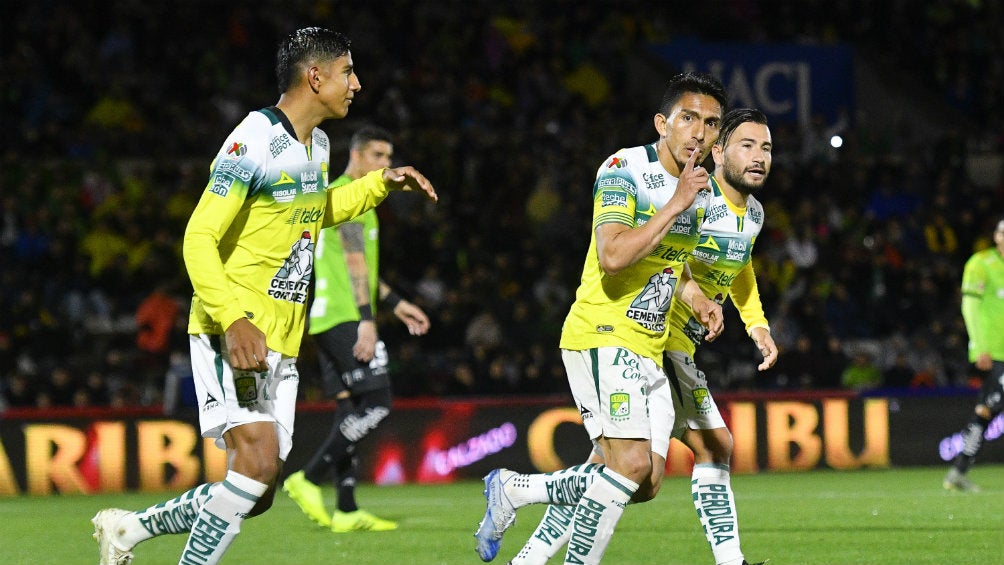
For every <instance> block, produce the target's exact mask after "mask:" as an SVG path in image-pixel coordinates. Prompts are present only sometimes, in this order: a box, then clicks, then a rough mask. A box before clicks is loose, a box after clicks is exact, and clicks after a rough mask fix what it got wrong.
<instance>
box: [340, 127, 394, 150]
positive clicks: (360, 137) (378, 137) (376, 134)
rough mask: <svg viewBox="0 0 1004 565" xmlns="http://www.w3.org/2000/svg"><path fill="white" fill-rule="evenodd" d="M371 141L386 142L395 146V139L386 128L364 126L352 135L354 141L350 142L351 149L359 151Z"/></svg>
mask: <svg viewBox="0 0 1004 565" xmlns="http://www.w3.org/2000/svg"><path fill="white" fill-rule="evenodd" d="M371 141H386V142H387V143H390V144H391V145H393V144H394V139H393V138H392V137H391V135H390V132H389V131H387V130H385V129H384V128H382V127H380V126H363V127H361V128H359V129H357V130H356V132H355V133H353V134H352V139H351V140H350V141H349V149H351V150H355V149H359V148H361V147H363V146H364V145H366V144H367V143H369V142H371Z"/></svg>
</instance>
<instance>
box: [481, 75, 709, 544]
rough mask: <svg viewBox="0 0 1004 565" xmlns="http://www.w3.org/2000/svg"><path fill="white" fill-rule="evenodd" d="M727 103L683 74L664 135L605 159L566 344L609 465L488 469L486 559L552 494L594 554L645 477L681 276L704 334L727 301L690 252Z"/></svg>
mask: <svg viewBox="0 0 1004 565" xmlns="http://www.w3.org/2000/svg"><path fill="white" fill-rule="evenodd" d="M726 105H727V100H726V96H725V90H724V88H723V87H722V85H721V82H719V81H718V80H717V79H715V78H714V77H712V76H710V75H706V74H702V73H686V74H681V75H677V76H675V77H673V78H672V79H671V80H670V83H669V87H668V88H667V90H666V93H665V94H664V96H663V99H662V103H661V104H660V106H659V111H658V113H656V115H655V117H654V125H655V129H656V131H657V132H658V134H659V138H658V140H657V141H656V142H654V143H652V144H648V145H643V146H639V147H632V148H627V149H622V150H620V151H618V152H616V153H615V154H614V155H612V156H610V157H609V158H608V159H607V160H606V161H605V162H604V163H603V164H602V165H601V166H600V167H599V170H598V171H597V175H596V181H595V183H594V184H593V194H592V197H593V233H592V237H591V238H590V244H589V251H588V252H587V254H586V259H585V262H584V266H583V271H582V279H581V283H580V285H579V288H578V290H577V291H576V297H575V302H574V303H573V304H572V307H571V310H570V312H569V314H568V316H567V317H566V319H565V324H564V327H563V328H562V333H561V342H560V347H561V355H562V360H563V361H564V364H565V370H566V372H567V373H568V381H569V386H570V388H571V390H572V395H573V397H574V398H575V402H576V404H577V405H578V408H579V411H580V412H581V413H582V418H583V423H584V424H585V428H586V431H587V432H588V434H589V437H590V439H592V440H593V442H594V443H595V444H596V445H597V446H598V448H599V449H601V450H602V451H603V454H604V456H605V460H606V465H605V466H604V465H579V466H575V467H572V468H569V469H565V470H562V471H558V472H556V473H545V474H533V475H523V474H518V473H516V472H513V471H510V470H508V469H496V470H494V471H492V472H491V473H489V474H488V476H486V477H485V497H486V499H487V509H486V512H485V516H484V518H483V519H482V521H481V524H480V526H479V528H478V531H477V533H476V534H475V537H476V538H477V548H476V550H477V552H478V555H479V556H480V557H481V559H482V560H484V561H490V560H492V559H494V558H495V556H496V555H497V554H498V550H499V547H500V544H501V539H502V535H503V533H504V532H505V530H506V528H508V527H509V526H510V525H511V524H512V523H513V521H514V520H515V513H516V509H517V508H519V507H521V506H524V505H526V504H531V503H550V504H562V505H568V506H574V508H575V510H574V511H573V517H572V523H571V525H570V530H571V538H570V541H569V543H568V550H567V552H566V554H565V562H566V563H599V562H600V559H601V558H602V556H603V553H604V551H605V550H606V546H607V544H608V543H609V540H610V537H611V535H612V534H613V530H614V527H615V526H616V524H617V521H618V520H619V519H620V516H621V514H622V513H623V510H624V506H625V505H626V504H627V503H628V501H629V500H630V499H631V496H632V495H633V494H634V492H635V491H637V490H638V489H639V485H640V484H641V483H643V482H645V481H647V480H648V479H649V478H650V475H651V473H652V459H651V440H652V422H651V420H650V418H649V415H650V410H649V402H650V396H651V395H653V394H663V395H667V393H668V391H667V388H668V381H667V378H666V375H665V373H664V372H663V371H662V351H663V347H664V343H665V332H666V313H667V311H668V310H669V305H670V301H671V299H672V297H673V295H674V294H675V292H676V288H677V286H680V288H681V293H682V297H683V298H684V299H685V300H686V301H687V302H688V303H690V304H691V306H692V307H693V308H694V311H695V312H696V315H697V317H698V318H699V319H700V320H701V323H703V324H704V325H705V326H706V327H709V329H710V330H711V332H710V334H709V337H714V336H715V335H717V332H719V331H720V330H721V327H722V320H721V306H720V305H718V304H715V303H714V302H712V301H711V300H709V299H708V298H707V297H705V296H704V295H703V294H702V293H701V292H700V289H698V288H697V286H696V284H693V281H690V283H692V284H687V275H686V259H687V257H688V256H689V255H690V252H691V251H692V250H693V249H694V246H695V245H696V244H697V242H698V237H699V232H698V230H699V228H700V224H701V221H702V220H703V216H704V213H705V210H706V208H707V200H708V188H709V187H708V178H709V175H708V172H707V171H706V170H705V169H704V168H703V167H701V166H700V165H699V163H700V162H702V161H703V160H704V158H705V157H706V156H707V155H708V152H709V151H710V148H711V145H712V144H714V142H715V141H716V140H717V139H718V128H719V124H720V122H721V119H722V113H723V111H724V108H725V107H726ZM668 404H669V408H668V410H671V409H672V405H671V401H669V402H668ZM594 479H595V480H594Z"/></svg>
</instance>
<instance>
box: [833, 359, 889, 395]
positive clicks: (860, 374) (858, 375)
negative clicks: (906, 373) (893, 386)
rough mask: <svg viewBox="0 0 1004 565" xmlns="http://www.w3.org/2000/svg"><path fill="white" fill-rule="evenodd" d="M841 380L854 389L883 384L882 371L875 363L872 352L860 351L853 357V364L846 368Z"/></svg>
mask: <svg viewBox="0 0 1004 565" xmlns="http://www.w3.org/2000/svg"><path fill="white" fill-rule="evenodd" d="M840 382H841V384H842V385H843V386H844V387H845V388H849V389H852V390H869V389H873V388H878V387H880V386H882V372H881V371H880V370H879V368H878V367H877V366H876V365H875V362H874V361H873V360H872V356H871V354H869V353H868V352H867V351H858V352H856V353H855V354H854V356H853V357H851V364H850V365H848V367H847V368H846V369H844V372H843V374H842V375H841V376H840Z"/></svg>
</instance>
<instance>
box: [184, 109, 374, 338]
mask: <svg viewBox="0 0 1004 565" xmlns="http://www.w3.org/2000/svg"><path fill="white" fill-rule="evenodd" d="M311 135H312V138H311V143H310V144H309V145H304V144H302V143H300V142H299V141H298V140H297V138H296V136H295V134H294V132H293V127H292V125H291V124H290V123H289V121H288V119H287V118H286V116H285V115H284V114H283V113H282V112H281V111H280V110H279V109H277V108H275V107H271V108H265V109H262V110H258V111H255V112H251V113H250V114H248V116H247V117H245V118H244V120H243V121H242V122H241V123H240V124H239V125H238V126H237V127H236V128H234V130H233V132H231V134H230V136H229V137H227V139H226V141H225V142H224V143H223V146H222V147H221V148H220V151H219V153H218V154H217V156H216V158H215V159H214V160H213V163H212V165H211V167H210V175H209V182H208V184H207V185H206V189H205V191H204V192H203V193H202V196H201V198H200V199H199V203H198V204H197V205H196V207H195V210H194V211H193V212H192V217H191V218H190V219H189V222H188V227H187V229H186V230H185V240H184V256H185V265H186V267H187V269H188V275H189V277H190V278H191V281H192V288H193V289H194V291H195V294H194V296H193V297H192V309H191V314H190V316H189V321H188V331H189V333H192V334H200V333H206V334H222V333H223V332H224V331H225V330H226V328H227V327H229V326H230V324H232V323H233V322H234V321H236V320H238V319H239V318H243V317H246V318H248V319H249V320H251V322H252V323H253V324H254V325H255V326H257V327H258V328H259V329H261V330H262V332H264V333H265V336H266V340H267V344H268V347H269V349H272V350H274V351H279V352H281V353H284V354H286V355H290V356H296V355H297V354H298V352H299V349H300V340H301V339H302V337H303V329H304V325H305V322H306V303H307V294H308V289H309V287H310V281H311V276H312V273H313V268H314V246H315V243H316V241H317V236H318V234H319V232H320V231H321V228H322V227H323V226H328V225H334V224H335V223H338V222H344V221H346V220H349V219H351V218H353V217H355V216H357V215H359V214H361V213H362V212H364V211H366V210H369V209H371V208H373V207H374V206H376V205H377V204H378V203H379V202H380V201H382V200H383V198H384V197H386V195H387V187H386V186H384V183H383V179H382V171H375V172H374V173H371V174H369V175H367V176H365V177H363V178H362V179H360V180H358V181H356V182H354V183H351V184H350V185H348V186H346V187H343V188H341V189H339V190H338V191H330V190H328V189H327V185H328V162H329V145H328V136H327V134H325V133H324V132H323V131H322V130H321V129H319V128H315V129H314V131H313V132H312V134H311Z"/></svg>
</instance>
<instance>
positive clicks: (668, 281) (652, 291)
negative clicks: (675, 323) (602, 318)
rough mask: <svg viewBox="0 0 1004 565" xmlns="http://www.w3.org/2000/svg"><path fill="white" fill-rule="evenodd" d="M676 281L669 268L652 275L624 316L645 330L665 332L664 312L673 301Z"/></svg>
mask: <svg viewBox="0 0 1004 565" xmlns="http://www.w3.org/2000/svg"><path fill="white" fill-rule="evenodd" d="M676 281H677V278H676V276H674V272H673V269H672V268H671V267H666V268H665V269H663V270H662V272H661V273H655V274H653V275H652V276H651V277H649V279H648V283H647V284H646V285H645V288H643V289H642V290H641V292H640V293H639V294H638V296H636V297H635V299H634V300H633V301H632V302H631V306H629V307H628V309H627V312H625V313H624V315H625V316H627V317H628V318H629V319H631V320H634V321H635V322H637V323H638V325H640V326H641V327H643V328H645V329H646V330H649V331H654V332H664V331H666V311H667V310H669V303H670V301H671V300H672V299H673V291H674V289H675V288H676Z"/></svg>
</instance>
